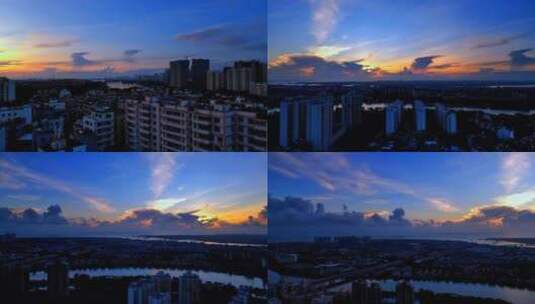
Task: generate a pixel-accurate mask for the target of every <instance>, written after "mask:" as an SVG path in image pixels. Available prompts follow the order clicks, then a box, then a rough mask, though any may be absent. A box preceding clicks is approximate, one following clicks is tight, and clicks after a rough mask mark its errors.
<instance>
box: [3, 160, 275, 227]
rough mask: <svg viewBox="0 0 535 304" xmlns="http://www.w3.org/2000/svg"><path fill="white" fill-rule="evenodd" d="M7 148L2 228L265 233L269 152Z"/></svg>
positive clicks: (4, 161) (4, 170)
mask: <svg viewBox="0 0 535 304" xmlns="http://www.w3.org/2000/svg"><path fill="white" fill-rule="evenodd" d="M214 156H215V155H213V154H212V153H88V154H83V155H82V154H47V153H43V154H41V153H37V154H35V153H2V155H0V233H5V232H15V233H17V234H18V235H21V236H55V235H62V236H63V235H65V236H79V235H84V236H85V235H94V236H102V235H134V234H214V233H265V230H266V229H265V228H266V216H265V210H264V208H265V206H266V203H267V202H266V200H267V180H266V179H267V177H266V170H267V156H266V155H265V154H256V153H218V154H217V157H214Z"/></svg>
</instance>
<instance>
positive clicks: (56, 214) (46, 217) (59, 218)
mask: <svg viewBox="0 0 535 304" xmlns="http://www.w3.org/2000/svg"><path fill="white" fill-rule="evenodd" d="M43 221H44V222H45V223H47V224H67V220H66V219H65V218H64V217H63V215H62V210H61V207H60V206H59V205H52V206H50V207H48V209H47V210H46V211H45V212H44V213H43Z"/></svg>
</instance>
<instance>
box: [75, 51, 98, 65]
mask: <svg viewBox="0 0 535 304" xmlns="http://www.w3.org/2000/svg"><path fill="white" fill-rule="evenodd" d="M87 55H89V52H79V53H72V54H71V59H72V64H73V65H74V66H76V67H83V66H90V65H96V64H99V62H97V61H93V60H89V59H87V58H86V56H87Z"/></svg>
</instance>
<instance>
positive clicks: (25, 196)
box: [7, 194, 41, 202]
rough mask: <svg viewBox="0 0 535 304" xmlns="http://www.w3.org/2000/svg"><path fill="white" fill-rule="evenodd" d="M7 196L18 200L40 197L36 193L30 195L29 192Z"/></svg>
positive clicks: (36, 199) (33, 199) (38, 198)
mask: <svg viewBox="0 0 535 304" xmlns="http://www.w3.org/2000/svg"><path fill="white" fill-rule="evenodd" d="M7 197H8V198H12V199H16V200H20V201H29V202H32V201H38V200H40V199H41V197H40V196H38V195H31V194H10V195H8V196H7Z"/></svg>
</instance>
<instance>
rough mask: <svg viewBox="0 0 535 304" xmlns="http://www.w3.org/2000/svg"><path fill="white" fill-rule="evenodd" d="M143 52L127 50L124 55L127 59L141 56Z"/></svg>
mask: <svg viewBox="0 0 535 304" xmlns="http://www.w3.org/2000/svg"><path fill="white" fill-rule="evenodd" d="M141 52H142V50H126V51H124V55H125V56H126V57H131V56H134V55H137V54H139V53H141Z"/></svg>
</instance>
